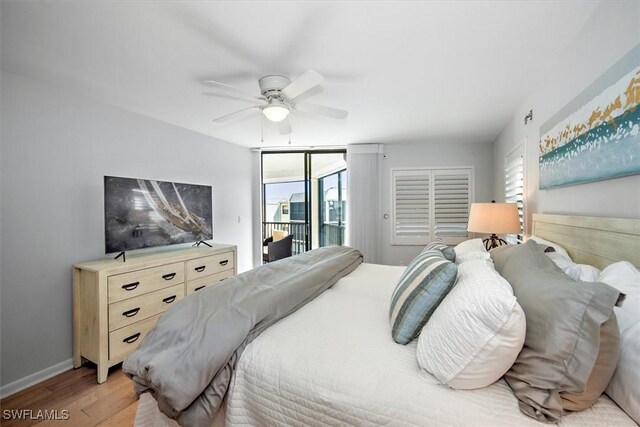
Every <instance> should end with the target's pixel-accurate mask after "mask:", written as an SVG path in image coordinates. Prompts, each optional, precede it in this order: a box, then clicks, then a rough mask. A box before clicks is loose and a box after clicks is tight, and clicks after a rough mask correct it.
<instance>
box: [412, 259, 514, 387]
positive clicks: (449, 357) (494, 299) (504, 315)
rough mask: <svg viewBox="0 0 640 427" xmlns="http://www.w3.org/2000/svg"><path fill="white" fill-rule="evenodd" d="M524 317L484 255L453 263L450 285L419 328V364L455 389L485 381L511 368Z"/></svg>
mask: <svg viewBox="0 0 640 427" xmlns="http://www.w3.org/2000/svg"><path fill="white" fill-rule="evenodd" d="M525 331H526V321H525V316H524V312H523V311H522V308H520V305H518V303H517V302H516V298H515V296H514V295H513V290H512V289H511V286H510V285H509V283H508V282H507V281H506V280H505V279H503V278H502V277H501V276H500V275H499V274H498V272H496V271H495V269H494V268H493V264H492V263H490V262H488V261H486V260H470V261H467V262H464V263H463V264H460V265H459V266H458V279H457V284H456V286H455V287H454V288H453V289H452V290H451V292H450V293H449V295H447V297H446V298H445V299H444V301H442V303H441V304H440V306H438V308H437V309H436V311H435V312H434V313H433V316H431V319H429V321H428V322H427V324H426V325H425V326H424V328H423V329H422V333H421V334H420V338H419V339H418V348H417V353H416V357H417V359H418V364H419V365H420V367H421V368H422V369H424V370H426V371H427V372H429V373H431V374H433V376H435V377H436V379H438V381H440V382H441V383H442V384H446V385H447V386H449V387H451V388H456V389H474V388H481V387H486V386H488V385H489V384H492V383H493V382H495V381H497V380H498V379H500V377H502V376H503V375H504V373H505V372H507V371H508V370H509V368H511V365H513V362H514V361H515V360H516V357H517V356H518V353H520V350H521V349H522V345H523V344H524V337H525Z"/></svg>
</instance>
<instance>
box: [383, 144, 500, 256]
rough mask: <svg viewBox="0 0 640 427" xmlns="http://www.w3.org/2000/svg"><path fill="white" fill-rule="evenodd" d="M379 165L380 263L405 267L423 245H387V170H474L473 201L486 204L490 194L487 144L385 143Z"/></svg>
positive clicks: (388, 194)
mask: <svg viewBox="0 0 640 427" xmlns="http://www.w3.org/2000/svg"><path fill="white" fill-rule="evenodd" d="M384 153H385V154H384V157H383V159H382V165H381V171H382V174H381V181H380V206H381V210H382V213H381V214H380V215H381V216H382V215H384V214H388V215H389V218H387V219H382V220H381V224H382V225H381V230H380V240H381V242H382V251H381V254H382V261H381V263H382V264H390V265H407V264H408V263H409V262H411V260H412V259H413V258H415V257H416V256H417V255H418V254H419V253H420V251H422V249H424V247H423V246H392V245H391V169H392V168H408V167H448V166H474V167H475V201H477V202H489V201H491V195H492V193H493V188H492V182H493V164H492V161H493V159H492V150H491V143H472V144H453V143H425V144H386V145H385V146H384Z"/></svg>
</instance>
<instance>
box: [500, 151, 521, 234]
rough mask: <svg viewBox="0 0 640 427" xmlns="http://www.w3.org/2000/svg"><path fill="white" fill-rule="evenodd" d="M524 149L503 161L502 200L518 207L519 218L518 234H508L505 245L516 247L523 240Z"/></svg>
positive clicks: (514, 152)
mask: <svg viewBox="0 0 640 427" xmlns="http://www.w3.org/2000/svg"><path fill="white" fill-rule="evenodd" d="M523 152H524V148H523V147H522V146H520V147H519V148H518V149H516V150H515V151H513V152H512V153H511V154H509V155H508V156H507V157H506V159H505V168H504V179H505V182H504V188H505V193H504V198H505V201H506V202H507V203H516V204H517V205H518V216H519V217H520V233H519V234H508V235H507V238H506V240H507V243H509V244H512V245H516V244H520V243H522V241H523V239H524V155H523V154H524V153H523Z"/></svg>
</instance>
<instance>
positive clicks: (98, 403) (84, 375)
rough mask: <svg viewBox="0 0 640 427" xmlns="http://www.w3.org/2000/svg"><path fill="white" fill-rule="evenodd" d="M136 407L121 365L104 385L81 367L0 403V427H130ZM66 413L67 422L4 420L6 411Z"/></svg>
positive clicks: (110, 373)
mask: <svg viewBox="0 0 640 427" xmlns="http://www.w3.org/2000/svg"><path fill="white" fill-rule="evenodd" d="M137 408H138V400H137V399H136V398H135V396H134V395H133V383H132V382H131V380H130V379H128V378H127V377H126V376H125V375H124V373H123V372H122V370H121V369H120V365H117V366H115V367H113V368H111V370H110V371H109V378H108V379H107V382H105V383H104V384H98V382H97V381H96V369H95V367H92V366H88V367H87V366H83V367H81V368H78V369H72V370H70V371H67V372H64V373H62V374H59V375H56V376H55V377H53V378H50V379H48V380H46V381H43V382H41V383H40V384H36V385H34V386H31V387H29V388H28V389H25V390H22V391H20V392H18V393H16V394H14V395H12V396H9V397H7V398H6V399H3V400H2V401H0V409H1V411H0V425H2V426H3V427H5V426H6V427H22V426H32V425H37V426H38V427H45V426H64V427H72V426H73V427H75V426H78V427H85V426H86V427H90V426H100V427H106V426H114V427H116V426H117V427H120V426H122V427H127V426H132V425H133V421H134V419H135V415H136V409H137ZM12 409H14V410H15V409H25V410H32V411H33V412H32V413H33V414H34V416H35V414H36V413H37V411H38V410H45V409H46V410H49V411H51V410H58V414H61V411H62V410H67V411H69V419H68V420H58V421H52V420H25V419H22V420H16V419H12V420H7V419H5V417H4V415H6V412H5V411H6V410H12Z"/></svg>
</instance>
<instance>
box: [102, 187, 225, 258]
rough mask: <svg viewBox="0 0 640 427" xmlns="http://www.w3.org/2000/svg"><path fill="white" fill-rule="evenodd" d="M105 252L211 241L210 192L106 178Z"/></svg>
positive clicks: (198, 188) (208, 188) (207, 188)
mask: <svg viewBox="0 0 640 427" xmlns="http://www.w3.org/2000/svg"><path fill="white" fill-rule="evenodd" d="M104 220H105V221H104V232H105V247H106V248H105V252H106V253H107V254H109V253H114V252H122V251H130V250H133V249H141V248H150V247H155V246H167V245H175V244H179V243H189V242H199V241H204V240H209V239H212V238H213V224H212V223H213V220H212V198H211V186H208V185H195V184H183V183H178V182H166V181H156V180H150V179H138V178H122V177H117V176H105V177H104Z"/></svg>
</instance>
